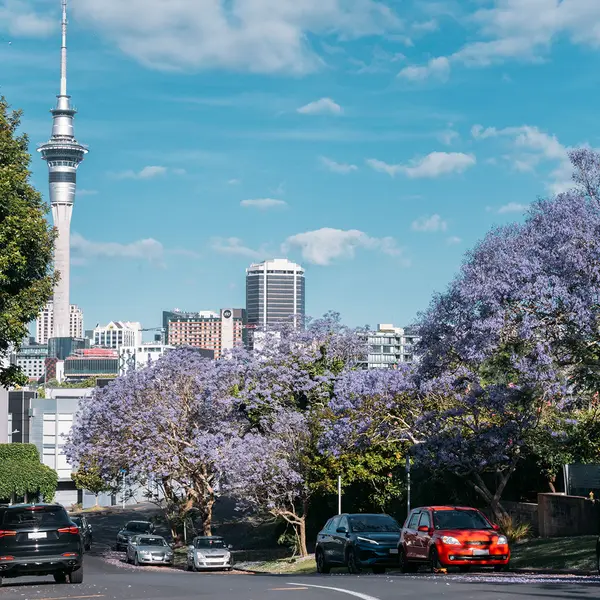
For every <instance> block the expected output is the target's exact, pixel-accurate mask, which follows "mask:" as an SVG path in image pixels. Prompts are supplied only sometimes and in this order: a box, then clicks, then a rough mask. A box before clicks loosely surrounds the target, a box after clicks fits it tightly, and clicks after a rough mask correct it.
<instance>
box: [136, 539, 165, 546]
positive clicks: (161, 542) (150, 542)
mask: <svg viewBox="0 0 600 600" xmlns="http://www.w3.org/2000/svg"><path fill="white" fill-rule="evenodd" d="M137 541H138V544H139V545H140V546H166V545H167V544H166V542H165V541H164V540H161V539H160V538H147V537H139V538H138V539H137Z"/></svg>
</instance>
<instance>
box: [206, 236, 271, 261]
mask: <svg viewBox="0 0 600 600" xmlns="http://www.w3.org/2000/svg"><path fill="white" fill-rule="evenodd" d="M210 246H211V248H212V249H213V250H214V251H215V252H219V253H220V254H234V255H237V256H247V257H248V258H261V257H262V255H263V254H264V253H263V252H262V251H261V250H253V249H252V248H248V247H247V246H244V243H243V241H242V240H241V239H240V238H236V237H229V238H221V237H216V238H213V239H212V240H211V242H210Z"/></svg>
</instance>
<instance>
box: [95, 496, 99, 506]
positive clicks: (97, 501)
mask: <svg viewBox="0 0 600 600" xmlns="http://www.w3.org/2000/svg"><path fill="white" fill-rule="evenodd" d="M98 504H99V500H98V494H96V508H98Z"/></svg>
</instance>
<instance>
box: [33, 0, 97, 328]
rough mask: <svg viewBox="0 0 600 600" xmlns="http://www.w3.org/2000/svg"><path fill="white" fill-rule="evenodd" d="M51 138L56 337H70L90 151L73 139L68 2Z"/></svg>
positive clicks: (47, 149)
mask: <svg viewBox="0 0 600 600" xmlns="http://www.w3.org/2000/svg"><path fill="white" fill-rule="evenodd" d="M51 112H52V119H53V125H52V136H51V137H50V140H49V141H48V142H46V143H45V144H42V145H41V146H40V147H39V148H38V152H41V155H42V158H43V159H44V160H45V161H46V163H47V164H48V180H49V185H50V206H51V209H52V219H53V221H54V226H55V227H56V230H57V238H56V241H55V243H54V268H55V270H56V271H57V272H58V273H59V274H60V279H59V280H58V283H57V284H56V287H55V288H54V302H53V312H54V330H53V334H52V336H53V337H57V338H67V337H70V333H71V332H70V306H71V305H70V302H69V279H70V258H71V256H70V243H71V239H70V238H71V215H72V213H73V202H74V201H75V188H76V183H77V177H76V175H77V167H79V163H81V161H82V160H83V157H84V156H85V154H86V153H87V151H88V150H87V147H86V146H83V145H82V144H80V143H79V142H78V141H77V140H76V139H75V136H74V132H73V120H74V117H75V113H76V112H77V111H76V110H75V109H74V108H73V107H72V106H71V97H70V96H69V95H67V0H62V44H61V59H60V93H59V95H58V96H57V103H56V108H53V109H52V111H51Z"/></svg>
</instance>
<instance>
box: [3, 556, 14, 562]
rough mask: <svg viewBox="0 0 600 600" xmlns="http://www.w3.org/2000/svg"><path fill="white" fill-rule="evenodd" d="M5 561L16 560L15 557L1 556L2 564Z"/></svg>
mask: <svg viewBox="0 0 600 600" xmlns="http://www.w3.org/2000/svg"><path fill="white" fill-rule="evenodd" d="M3 560H15V557H14V556H0V562H1V561H3Z"/></svg>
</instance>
